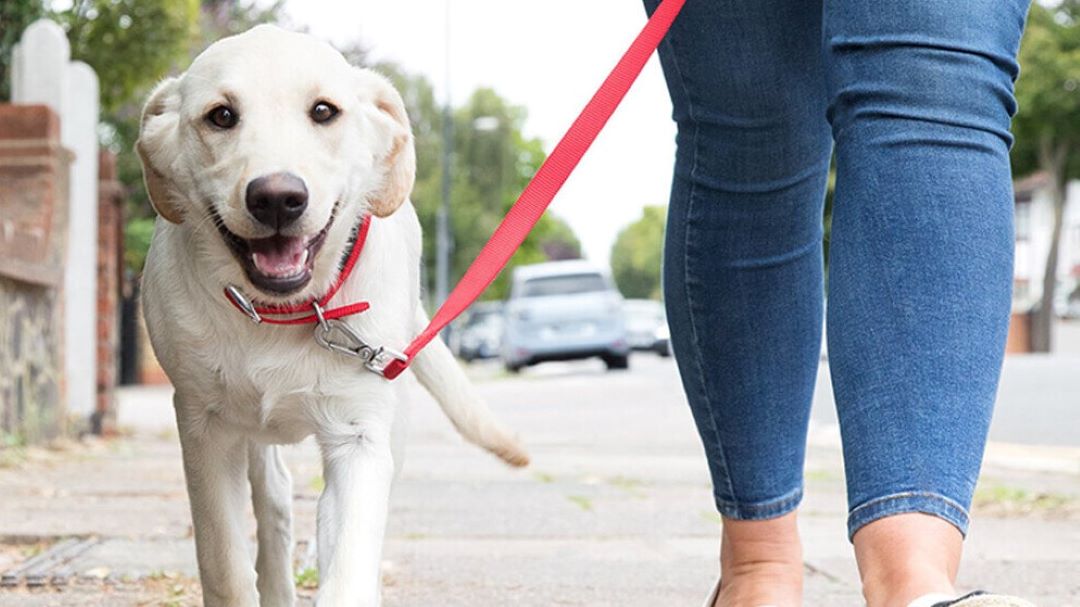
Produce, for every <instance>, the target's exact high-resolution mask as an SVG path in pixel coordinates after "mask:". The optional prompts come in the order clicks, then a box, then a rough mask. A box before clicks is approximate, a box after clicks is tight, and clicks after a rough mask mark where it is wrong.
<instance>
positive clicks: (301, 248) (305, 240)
mask: <svg viewBox="0 0 1080 607" xmlns="http://www.w3.org/2000/svg"><path fill="white" fill-rule="evenodd" d="M334 211H335V212H334V213H331V214H330V220H329V221H327V222H326V225H325V226H324V227H323V229H322V230H319V232H318V233H316V234H314V235H309V236H289V235H286V234H281V233H278V234H274V235H273V236H269V237H267V238H243V237H241V236H238V235H236V234H234V233H233V232H232V231H230V230H229V229H228V228H226V227H225V223H224V222H223V221H221V220H220V219H219V218H217V217H215V220H216V221H215V222H214V223H215V224H217V227H218V231H219V232H221V235H222V237H223V238H224V239H225V243H226V244H228V245H229V250H231V251H232V252H233V255H235V256H236V259H237V261H239V262H240V265H241V267H243V268H244V273H245V274H246V275H247V277H248V280H250V281H251V284H253V285H255V287H256V288H258V289H259V290H261V291H265V292H267V293H272V294H274V295H289V294H292V293H295V292H297V291H299V290H300V289H303V288H304V287H305V286H307V284H308V283H309V282H311V274H312V271H313V268H314V266H315V256H316V255H318V254H319V249H321V248H322V245H323V243H324V242H325V241H326V234H327V232H329V231H330V226H331V225H332V224H333V223H334V216H335V215H336V214H337V213H336V211H337V208H336V207H335V209H334Z"/></svg>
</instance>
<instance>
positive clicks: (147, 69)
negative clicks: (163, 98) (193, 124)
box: [52, 0, 199, 116]
mask: <svg viewBox="0 0 1080 607" xmlns="http://www.w3.org/2000/svg"><path fill="white" fill-rule="evenodd" d="M198 15H199V2H198V0H76V2H74V3H73V5H72V7H71V8H70V9H69V10H65V11H60V12H56V13H53V14H52V17H53V18H54V19H55V20H56V21H57V22H59V23H60V25H61V26H63V28H64V29H65V30H67V34H68V40H69V41H70V42H71V56H72V58H73V59H78V60H81V61H85V62H87V63H88V64H90V66H91V67H93V68H94V71H96V72H97V75H98V79H99V80H100V82H101V108H102V112H103V113H104V114H105V115H106V116H109V115H110V114H112V113H113V112H116V111H117V110H118V109H120V108H121V107H122V106H123V105H124V104H126V103H128V102H130V101H131V100H132V98H133V97H134V96H135V95H136V94H138V93H140V92H141V91H142V90H143V89H144V88H145V87H147V86H148V85H150V84H153V83H154V82H156V81H157V80H158V79H159V78H161V76H162V75H163V74H165V73H166V72H167V71H168V70H169V68H171V67H172V66H173V65H174V64H175V63H176V61H177V60H178V59H180V58H181V57H183V56H184V54H185V53H186V52H187V50H188V48H189V47H190V45H191V41H192V39H193V37H194V35H195V34H196V32H197V28H196V24H197V19H198Z"/></svg>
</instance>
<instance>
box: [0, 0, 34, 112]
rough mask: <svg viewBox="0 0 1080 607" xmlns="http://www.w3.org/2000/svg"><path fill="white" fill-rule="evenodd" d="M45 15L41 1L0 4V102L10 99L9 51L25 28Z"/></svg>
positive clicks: (9, 1)
mask: <svg viewBox="0 0 1080 607" xmlns="http://www.w3.org/2000/svg"><path fill="white" fill-rule="evenodd" d="M44 13H45V7H44V6H43V5H42V2H41V0H4V1H3V2H0V101H6V100H8V99H11V51H12V48H14V46H15V44H16V43H17V42H18V41H19V37H20V36H22V32H23V30H24V29H26V26H28V25H30V24H31V23H33V22H34V21H35V20H37V19H38V17H41V16H42V15H43V14H44Z"/></svg>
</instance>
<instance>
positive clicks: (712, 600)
mask: <svg viewBox="0 0 1080 607" xmlns="http://www.w3.org/2000/svg"><path fill="white" fill-rule="evenodd" d="M718 596H720V580H716V585H715V586H713V590H712V592H711V593H709V598H707V599H705V605H704V607H713V605H714V604H716V597H718ZM758 607H776V605H759V606H758Z"/></svg>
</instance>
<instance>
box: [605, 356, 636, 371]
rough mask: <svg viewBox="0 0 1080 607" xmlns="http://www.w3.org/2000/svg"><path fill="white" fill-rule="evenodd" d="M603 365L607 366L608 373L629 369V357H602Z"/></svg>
mask: <svg viewBox="0 0 1080 607" xmlns="http://www.w3.org/2000/svg"><path fill="white" fill-rule="evenodd" d="M604 364H605V365H607V368H608V371H616V370H622V369H629V368H630V356H628V355H626V354H624V355H622V356H614V355H608V356H605V357H604Z"/></svg>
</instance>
